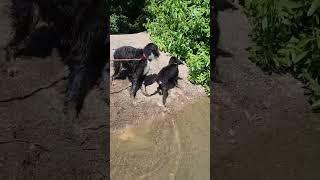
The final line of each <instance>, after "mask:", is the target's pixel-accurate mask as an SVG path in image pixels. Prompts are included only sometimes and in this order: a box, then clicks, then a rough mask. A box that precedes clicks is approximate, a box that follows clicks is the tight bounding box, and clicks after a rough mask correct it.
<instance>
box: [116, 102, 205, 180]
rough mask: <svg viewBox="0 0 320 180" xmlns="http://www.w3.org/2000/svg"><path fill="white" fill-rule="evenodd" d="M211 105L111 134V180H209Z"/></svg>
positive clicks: (193, 106)
mask: <svg viewBox="0 0 320 180" xmlns="http://www.w3.org/2000/svg"><path fill="white" fill-rule="evenodd" d="M209 106H210V103H209V99H208V98H203V99H201V100H199V101H198V102H196V103H194V104H190V105H188V106H186V108H184V110H183V111H181V112H179V113H178V114H175V115H168V116H165V117H164V118H163V117H161V118H159V119H157V120H154V121H151V120H150V121H145V122H144V123H141V124H140V125H139V126H137V127H127V128H125V129H122V130H119V131H117V132H114V133H112V134H111V179H112V180H127V179H152V180H158V179H159V180H170V179H177V180H180V179H181V180H189V179H190V180H198V179H201V180H206V179H209V175H210V172H209V169H210V167H209V164H210V155H209V137H210V133H209V126H210V116H209V115H210V109H209Z"/></svg>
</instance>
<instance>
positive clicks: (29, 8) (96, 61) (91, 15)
mask: <svg viewBox="0 0 320 180" xmlns="http://www.w3.org/2000/svg"><path fill="white" fill-rule="evenodd" d="M107 9H108V1H107V0H12V4H11V8H10V12H11V20H12V28H13V38H12V39H11V40H10V41H9V43H8V45H7V46H6V48H5V51H6V59H7V60H8V61H12V60H14V59H15V58H16V57H18V56H20V55H34V56H36V55H37V54H40V55H41V56H42V57H43V56H45V55H49V54H50V53H49V52H50V48H53V47H56V48H57V49H58V51H59V54H60V56H61V58H62V60H63V61H64V63H65V64H66V65H67V66H68V68H69V72H70V73H69V76H68V83H67V90H66V96H65V106H66V107H67V110H71V113H72V114H73V115H74V116H76V117H77V116H78V114H79V113H80V111H81V109H82V106H83V102H84V99H85V96H86V95H87V93H88V91H89V90H90V89H91V88H92V87H93V86H94V85H95V84H96V82H97V80H98V79H99V78H100V77H101V73H102V71H103V70H104V68H105V64H106V62H107V57H108V53H107V49H108V47H107V46H108V39H107V38H108V36H107V35H108V33H109V31H108V18H109V17H108V14H107V13H108V12H107ZM39 22H44V23H45V24H46V28H43V27H41V28H42V29H37V26H38V24H39ZM37 31H38V32H39V34H40V35H34V33H35V32H37ZM43 35H44V36H50V37H51V38H49V39H50V41H47V42H43V41H42V43H47V44H39V45H38V47H40V48H39V49H38V52H30V51H29V50H28V49H30V47H28V45H30V44H33V43H32V42H33V41H34V38H36V39H37V38H41V36H43ZM40 42H41V41H40ZM48 43H50V45H48ZM41 47H45V49H41ZM31 49H33V50H34V49H35V48H32V47H31ZM43 50H45V52H42V53H41V52H40V51H43Z"/></svg>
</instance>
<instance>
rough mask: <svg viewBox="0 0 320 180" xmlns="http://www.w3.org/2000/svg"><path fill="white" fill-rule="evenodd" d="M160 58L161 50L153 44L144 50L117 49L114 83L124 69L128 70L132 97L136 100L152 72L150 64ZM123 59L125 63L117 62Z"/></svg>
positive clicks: (127, 47)
mask: <svg viewBox="0 0 320 180" xmlns="http://www.w3.org/2000/svg"><path fill="white" fill-rule="evenodd" d="M159 56H160V52H159V48H158V46H157V45H155V44H153V43H149V44H147V45H146V46H145V47H144V48H143V49H140V48H135V47H131V46H123V47H120V48H118V49H116V50H115V52H114V55H113V57H114V59H115V61H114V62H113V67H114V74H113V75H112V81H113V80H115V79H118V78H119V76H120V73H121V69H122V68H124V69H126V70H127V73H128V74H127V75H128V77H129V80H130V81H131V90H130V96H131V97H132V98H135V96H136V93H137V91H138V90H139V88H141V85H142V83H143V81H144V79H145V77H146V75H147V73H148V72H149V70H150V64H149V63H150V62H151V61H152V60H153V59H156V58H158V57H159ZM122 59H125V61H117V60H122ZM130 59H132V60H130Z"/></svg>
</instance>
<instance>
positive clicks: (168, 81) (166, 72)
mask: <svg viewBox="0 0 320 180" xmlns="http://www.w3.org/2000/svg"><path fill="white" fill-rule="evenodd" d="M180 64H184V63H183V62H182V61H181V60H180V59H178V58H177V57H171V58H170V60H169V65H167V66H166V67H164V68H162V69H161V70H160V72H159V73H158V76H157V79H156V82H157V83H158V84H159V86H158V88H157V90H156V91H155V92H154V93H152V94H151V95H148V96H152V95H154V94H156V93H159V94H160V95H161V94H162V104H163V105H164V106H165V104H166V101H167V97H168V95H169V89H172V88H174V87H176V86H177V84H178V79H179V69H178V66H179V65H180Z"/></svg>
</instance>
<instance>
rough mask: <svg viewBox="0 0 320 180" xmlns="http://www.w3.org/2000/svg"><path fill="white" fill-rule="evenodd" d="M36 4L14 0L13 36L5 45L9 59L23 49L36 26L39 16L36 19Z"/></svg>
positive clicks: (12, 13)
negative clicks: (24, 43)
mask: <svg viewBox="0 0 320 180" xmlns="http://www.w3.org/2000/svg"><path fill="white" fill-rule="evenodd" d="M35 13H36V11H35V5H34V4H33V2H32V1H28V0H12V6H11V16H12V27H13V31H14V34H13V38H12V39H11V40H10V41H9V43H8V44H7V46H6V47H5V51H6V59H7V61H12V60H14V59H15V56H16V54H17V53H18V52H19V50H21V49H23V48H24V47H23V46H24V45H23V42H24V41H25V40H26V38H27V36H28V35H30V33H31V31H32V30H33V29H34V28H35V26H36V24H37V22H38V20H39V18H37V19H34V16H35V15H36V14H35Z"/></svg>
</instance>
